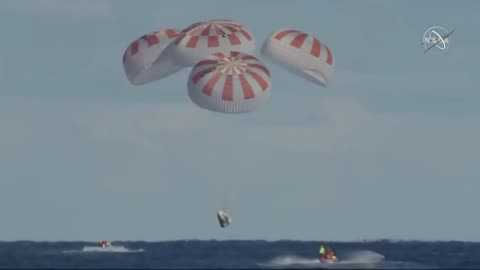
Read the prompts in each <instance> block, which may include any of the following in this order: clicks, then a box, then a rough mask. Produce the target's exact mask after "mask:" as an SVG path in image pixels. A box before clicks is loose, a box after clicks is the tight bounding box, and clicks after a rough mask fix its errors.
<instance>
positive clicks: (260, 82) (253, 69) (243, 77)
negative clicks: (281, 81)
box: [188, 52, 272, 113]
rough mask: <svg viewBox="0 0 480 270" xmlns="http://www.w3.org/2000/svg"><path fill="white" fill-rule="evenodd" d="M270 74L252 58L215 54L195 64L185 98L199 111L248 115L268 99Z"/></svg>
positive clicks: (232, 53) (250, 56)
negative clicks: (199, 108)
mask: <svg viewBox="0 0 480 270" xmlns="http://www.w3.org/2000/svg"><path fill="white" fill-rule="evenodd" d="M271 86H272V82H271V78H270V71H269V70H268V69H267V68H266V67H265V66H264V65H263V64H262V63H261V62H260V61H259V60H258V59H257V58H255V57H254V56H252V55H249V54H244V53H241V52H228V53H222V52H217V53H214V54H212V55H210V56H209V57H207V58H206V59H204V60H201V61H200V62H198V63H197V64H196V65H195V67H194V68H193V69H192V72H191V73H190V77H189V79H188V96H189V97H190V99H191V100H192V101H193V102H194V103H195V104H197V105H198V106H200V107H201V108H204V109H207V110H211V111H215V112H223V113H242V112H251V111H255V110H257V109H259V108H260V107H262V106H263V105H264V104H265V103H266V102H267V101H268V100H269V98H270V95H271Z"/></svg>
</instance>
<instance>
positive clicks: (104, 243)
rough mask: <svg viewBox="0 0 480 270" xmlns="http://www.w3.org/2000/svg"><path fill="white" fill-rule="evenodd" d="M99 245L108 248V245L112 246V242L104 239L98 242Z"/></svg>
mask: <svg viewBox="0 0 480 270" xmlns="http://www.w3.org/2000/svg"><path fill="white" fill-rule="evenodd" d="M98 245H99V246H100V247H102V248H106V247H109V246H110V242H109V241H107V240H102V241H100V242H99V243H98Z"/></svg>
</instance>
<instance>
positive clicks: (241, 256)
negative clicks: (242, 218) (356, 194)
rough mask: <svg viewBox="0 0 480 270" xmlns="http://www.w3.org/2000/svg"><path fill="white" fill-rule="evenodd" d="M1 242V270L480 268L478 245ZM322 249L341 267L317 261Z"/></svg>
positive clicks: (391, 242) (479, 245) (296, 242)
mask: <svg viewBox="0 0 480 270" xmlns="http://www.w3.org/2000/svg"><path fill="white" fill-rule="evenodd" d="M112 244H113V245H114V247H113V248H112V249H111V250H110V251H106V250H103V251H102V250H95V247H94V246H95V243H89V242H28V241H22V242H0V267H1V268H14V269H19V268H70V269H72V268H97V269H98V268H114V269H125V268H157V269H158V268H176V269H178V268H190V269H191V268H193V269H197V268H210V269H211V268H283V267H285V268H292V267H293V268H325V267H327V268H383V269H385V268H390V269H418V268H449V269H451V268H454V269H459V268H463V269H472V268H477V269H478V268H480V243H467V242H416V241H406V242H394V241H373V242H350V243H349V242H341V243H327V242H324V243H320V242H302V241H275V242H267V241H171V242H112ZM320 244H327V245H329V246H331V247H333V248H334V249H335V250H336V252H337V254H338V256H339V258H340V260H341V263H344V264H337V265H321V264H319V263H318V262H317V261H316V257H317V253H318V248H319V245H320Z"/></svg>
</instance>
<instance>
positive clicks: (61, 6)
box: [0, 0, 112, 18]
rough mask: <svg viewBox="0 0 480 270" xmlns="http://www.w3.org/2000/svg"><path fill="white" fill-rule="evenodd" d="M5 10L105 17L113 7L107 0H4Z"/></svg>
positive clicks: (3, 9)
mask: <svg viewBox="0 0 480 270" xmlns="http://www.w3.org/2000/svg"><path fill="white" fill-rule="evenodd" d="M0 5H1V6H2V8H1V10H2V11H4V12H9V13H11V12H19V13H45V12H47V13H58V14H64V15H68V16H72V15H73V16H80V17H87V18H91V17H103V16H110V15H111V12H112V9H111V6H110V4H109V3H108V2H106V1H62V0H35V1H4V2H2V3H1V4H0Z"/></svg>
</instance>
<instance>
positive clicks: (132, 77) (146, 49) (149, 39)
mask: <svg viewBox="0 0 480 270" xmlns="http://www.w3.org/2000/svg"><path fill="white" fill-rule="evenodd" d="M176 37H178V32H177V31H176V30H173V29H163V30H160V31H156V32H152V33H150V34H146V35H144V36H142V37H140V38H139V39H137V40H135V41H133V42H132V43H131V44H130V45H129V46H128V48H127V49H126V50H125V53H124V54H123V69H124V71H125V75H126V76H127V78H128V81H129V82H130V83H131V84H133V85H142V84H146V83H150V82H153V81H156V80H160V79H162V78H165V77H167V76H169V75H171V74H173V73H175V72H177V71H179V70H180V69H181V68H182V67H180V66H178V65H175V64H174V63H173V62H171V61H169V59H164V60H162V61H158V60H157V59H158V58H159V56H160V54H161V53H162V52H163V51H164V50H165V48H167V47H168V45H169V44H170V43H171V42H172V41H173V40H175V38H176Z"/></svg>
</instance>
